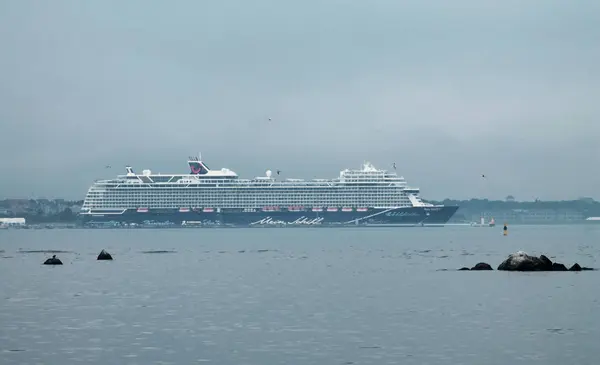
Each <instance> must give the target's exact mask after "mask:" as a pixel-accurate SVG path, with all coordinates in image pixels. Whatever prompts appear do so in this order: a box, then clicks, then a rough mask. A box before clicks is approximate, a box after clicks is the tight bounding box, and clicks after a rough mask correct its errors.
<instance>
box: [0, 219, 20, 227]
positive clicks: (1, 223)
mask: <svg viewBox="0 0 600 365" xmlns="http://www.w3.org/2000/svg"><path fill="white" fill-rule="evenodd" d="M24 225H25V218H0V227H12V226H24Z"/></svg>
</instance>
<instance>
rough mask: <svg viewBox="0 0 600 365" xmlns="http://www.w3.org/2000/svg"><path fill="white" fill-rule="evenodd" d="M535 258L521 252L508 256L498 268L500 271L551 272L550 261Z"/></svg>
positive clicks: (545, 258) (544, 258)
mask: <svg viewBox="0 0 600 365" xmlns="http://www.w3.org/2000/svg"><path fill="white" fill-rule="evenodd" d="M542 257H543V258H541V257H535V256H530V255H528V254H526V253H525V252H523V251H519V252H517V253H513V254H510V255H508V258H507V259H506V260H504V261H503V262H502V263H501V264H500V265H499V266H498V270H502V271H552V261H550V259H548V258H547V257H546V256H542Z"/></svg>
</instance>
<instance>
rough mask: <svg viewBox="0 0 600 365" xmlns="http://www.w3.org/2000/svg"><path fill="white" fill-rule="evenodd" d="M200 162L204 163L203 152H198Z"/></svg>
mask: <svg viewBox="0 0 600 365" xmlns="http://www.w3.org/2000/svg"><path fill="white" fill-rule="evenodd" d="M198 161H202V152H198Z"/></svg>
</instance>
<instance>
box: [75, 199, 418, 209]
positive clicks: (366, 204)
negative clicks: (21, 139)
mask: <svg viewBox="0 0 600 365" xmlns="http://www.w3.org/2000/svg"><path fill="white" fill-rule="evenodd" d="M399 205H400V206H402V205H410V202H409V201H408V200H400V201H393V200H380V201H348V200H345V201H335V200H328V201H323V200H321V201H318V200H314V201H298V200H296V201H285V200H277V201H276V200H272V201H261V202H250V201H189V200H186V201H169V202H166V201H163V202H161V201H144V200H138V201H131V200H130V201H112V202H111V201H102V202H91V201H90V202H86V204H84V207H85V208H120V207H164V208H171V207H172V208H179V207H224V208H230V207H231V208H237V207H252V208H255V207H264V206H315V207H327V206H334V207H335V206H350V207H352V206H354V207H363V206H364V207H369V206H399Z"/></svg>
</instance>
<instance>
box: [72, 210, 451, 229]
mask: <svg viewBox="0 0 600 365" xmlns="http://www.w3.org/2000/svg"><path fill="white" fill-rule="evenodd" d="M457 209H458V207H457V206H444V207H406V208H396V209H369V210H368V211H366V212H357V211H353V212H343V211H337V212H327V211H323V212H313V211H303V212H293V211H278V212H263V211H256V212H227V211H223V212H210V213H208V212H201V211H199V212H196V211H190V212H179V211H178V210H162V211H161V210H152V209H151V210H150V211H149V212H146V213H138V212H137V211H136V210H127V211H126V212H125V213H123V214H119V215H114V214H106V215H102V216H90V215H82V223H84V224H86V225H94V224H102V225H105V224H112V225H126V224H131V223H134V224H142V225H150V226H176V227H181V226H185V227H189V226H234V227H273V226H276V227H280V226H313V227H314V226H350V225H351V226H356V225H410V226H414V225H421V224H422V225H440V224H445V223H446V222H448V220H449V219H450V218H451V217H452V216H453V215H454V213H455V212H456V210H457Z"/></svg>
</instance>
